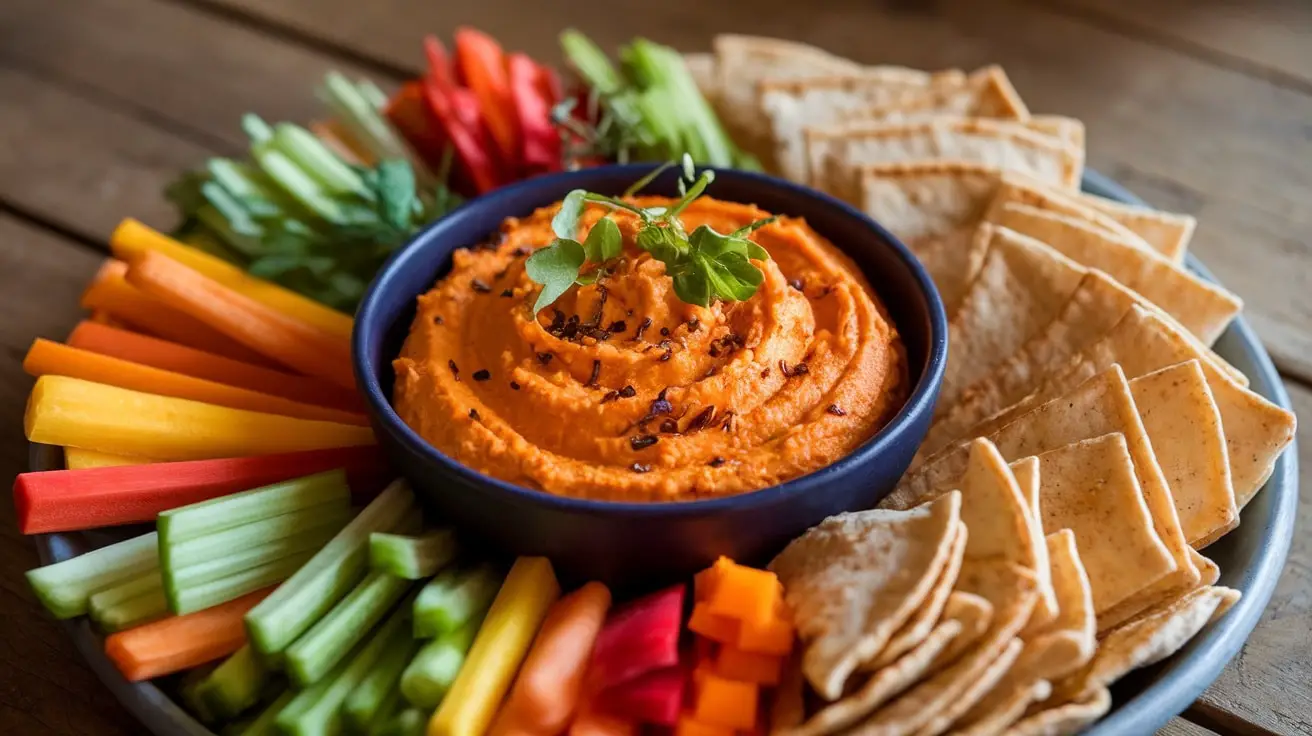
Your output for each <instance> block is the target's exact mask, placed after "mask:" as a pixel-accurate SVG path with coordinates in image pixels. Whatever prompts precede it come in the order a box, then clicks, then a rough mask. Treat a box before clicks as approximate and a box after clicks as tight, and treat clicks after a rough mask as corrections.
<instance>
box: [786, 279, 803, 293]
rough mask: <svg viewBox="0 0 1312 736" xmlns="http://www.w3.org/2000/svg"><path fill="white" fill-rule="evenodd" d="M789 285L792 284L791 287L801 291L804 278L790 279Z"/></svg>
mask: <svg viewBox="0 0 1312 736" xmlns="http://www.w3.org/2000/svg"><path fill="white" fill-rule="evenodd" d="M788 285H789V286H791V287H793V288H794V289H797V290H798V291H801V290H802V280H801V279H788Z"/></svg>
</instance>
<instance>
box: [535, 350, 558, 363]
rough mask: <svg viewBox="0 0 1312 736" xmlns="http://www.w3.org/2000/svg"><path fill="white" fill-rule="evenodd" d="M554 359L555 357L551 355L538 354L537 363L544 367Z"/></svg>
mask: <svg viewBox="0 0 1312 736" xmlns="http://www.w3.org/2000/svg"><path fill="white" fill-rule="evenodd" d="M554 357H555V356H554V355H552V354H551V353H538V362H539V363H541V364H542V365H546V364H547V363H550V362H551V359H552V358H554Z"/></svg>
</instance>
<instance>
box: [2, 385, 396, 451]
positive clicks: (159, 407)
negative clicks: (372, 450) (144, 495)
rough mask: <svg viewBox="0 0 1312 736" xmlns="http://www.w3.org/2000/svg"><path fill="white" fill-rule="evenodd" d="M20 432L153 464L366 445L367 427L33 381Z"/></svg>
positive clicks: (370, 438)
mask: <svg viewBox="0 0 1312 736" xmlns="http://www.w3.org/2000/svg"><path fill="white" fill-rule="evenodd" d="M23 427H24V429H25V430H26V432H27V439H28V440H29V441H31V442H41V443H44V444H48V445H64V446H66V447H79V448H82V449H84V450H95V451H96V452H103V453H108V454H110V455H127V456H136V457H149V458H154V459H156V460H207V459H211V458H220V457H243V456H246V455H272V454H274V453H280V452H298V451H300V450H320V449H325V448H330V447H350V446H353V445H371V444H373V443H374V435H373V432H372V431H371V430H370V429H369V428H368V427H359V426H354V425H350V424H338V423H336V422H324V421H318V420H313V419H298V418H296V417H285V416H281V415H279V414H264V413H261V412H255V411H247V410H245V409H231V408H228V407H226V406H215V405H213V404H203V403H201V402H199V401H191V400H190V399H175V398H172V397H168V396H157V395H155V394H147V393H141V392H139V391H129V390H127V389H123V388H118V387H116V386H106V385H105V384H103V383H92V382H91V381H83V380H81V379H77V378H69V377H67V376H42V377H40V378H38V379H37V381H36V386H34V387H33V388H32V396H31V397H30V398H29V399H28V401H27V414H26V415H25V416H24V417H23Z"/></svg>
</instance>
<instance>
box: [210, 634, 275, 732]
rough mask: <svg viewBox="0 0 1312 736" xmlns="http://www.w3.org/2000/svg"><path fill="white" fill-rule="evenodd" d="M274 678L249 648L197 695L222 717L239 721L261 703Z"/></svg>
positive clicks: (226, 662) (226, 663)
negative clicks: (237, 718)
mask: <svg viewBox="0 0 1312 736" xmlns="http://www.w3.org/2000/svg"><path fill="white" fill-rule="evenodd" d="M270 675H271V673H270V671H269V668H268V667H266V666H265V664H264V662H263V661H261V660H260V658H259V656H257V655H256V654H255V650H254V649H251V646H250V645H249V644H247V645H245V646H243V647H242V648H241V649H238V650H237V651H236V652H235V653H234V654H233V655H232V656H231V657H228V658H227V659H225V660H223V663H222V664H220V665H219V666H218V667H215V668H214V670H213V671H211V672H210V673H209V675H207V676H206V677H205V679H204V680H201V682H200V684H199V685H197V695H198V697H199V698H200V700H201V701H202V702H203V703H205V705H206V706H207V707H208V708H209V710H210V712H212V713H214V714H215V715H217V716H218V717H220V718H224V719H231V718H236V717H237V716H239V715H241V714H242V713H244V712H245V711H246V710H248V709H250V708H252V707H254V706H255V704H256V703H258V702H260V695H261V694H262V693H263V690H264V687H265V685H266V684H267V683H268V682H269V679H270Z"/></svg>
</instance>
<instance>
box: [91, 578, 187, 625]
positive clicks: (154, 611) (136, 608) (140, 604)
mask: <svg viewBox="0 0 1312 736" xmlns="http://www.w3.org/2000/svg"><path fill="white" fill-rule="evenodd" d="M168 614H169V601H168V598H167V597H166V596H165V595H164V589H163V588H159V589H156V590H151V591H148V592H146V593H142V594H141V595H139V596H137V597H136V598H129V599H128V600H126V601H122V602H120V603H116V604H114V605H112V606H109V607H108V608H104V609H100V610H93V611H92V612H91V620H93V621H95V622H96V625H97V626H99V627H100V630H101V631H103V632H105V633H113V632H115V631H122V630H123V629H130V628H132V627H133V626H140V625H141V624H144V623H148V622H150V621H154V620H156V619H161V618H164V617H165V616H167V615H168Z"/></svg>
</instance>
